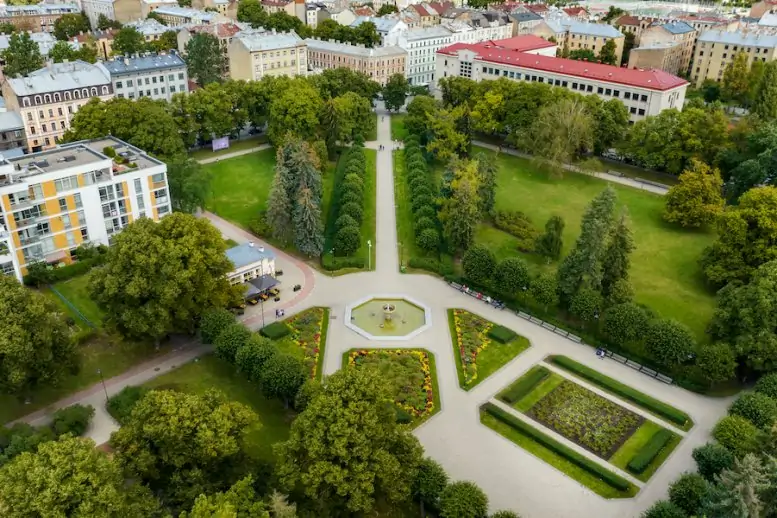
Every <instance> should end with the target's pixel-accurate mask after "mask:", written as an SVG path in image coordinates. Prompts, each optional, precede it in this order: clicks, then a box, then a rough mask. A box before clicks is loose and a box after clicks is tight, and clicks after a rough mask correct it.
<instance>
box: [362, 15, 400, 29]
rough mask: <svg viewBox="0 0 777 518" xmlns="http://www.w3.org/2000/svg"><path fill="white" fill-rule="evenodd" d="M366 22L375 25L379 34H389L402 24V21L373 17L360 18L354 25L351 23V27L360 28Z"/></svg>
mask: <svg viewBox="0 0 777 518" xmlns="http://www.w3.org/2000/svg"><path fill="white" fill-rule="evenodd" d="M365 22H372V23H374V24H375V28H376V29H377V30H378V32H382V33H386V32H389V31H390V30H391V29H393V28H394V27H396V25H397V24H398V23H399V22H400V20H397V19H395V18H382V17H381V18H375V17H372V16H359V17H357V18H356V19H355V20H354V21H353V23H351V27H358V26H359V25H361V24H363V23H365Z"/></svg>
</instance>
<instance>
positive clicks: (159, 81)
mask: <svg viewBox="0 0 777 518" xmlns="http://www.w3.org/2000/svg"><path fill="white" fill-rule="evenodd" d="M104 65H105V68H106V69H107V70H108V73H109V74H110V75H111V83H112V84H113V92H114V94H115V95H116V97H125V98H127V99H139V98H141V97H151V98H152V99H154V100H156V99H162V100H164V101H170V100H171V99H172V98H173V95H175V94H179V93H187V92H188V91H189V86H188V85H189V74H188V73H187V72H186V62H185V61H184V60H183V59H181V56H179V55H178V53H177V52H175V51H171V52H170V53H162V54H147V55H143V56H134V57H122V56H118V57H116V58H115V59H111V60H109V61H106V62H105V63H104Z"/></svg>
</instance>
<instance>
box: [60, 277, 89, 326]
mask: <svg viewBox="0 0 777 518" xmlns="http://www.w3.org/2000/svg"><path fill="white" fill-rule="evenodd" d="M49 289H50V290H51V291H52V293H54V295H56V296H57V297H59V299H60V300H61V301H62V302H64V303H65V305H66V306H67V307H69V308H70V309H71V310H72V311H73V313H75V314H76V315H77V316H78V318H80V319H81V320H82V321H83V322H84V323H85V324H86V325H88V326H89V327H91V328H92V329H97V326H96V325H94V324H93V323H92V322H91V321H90V320H89V319H88V318H86V317H85V316H84V314H83V313H81V312H80V311H78V308H77V307H75V306H74V305H73V303H72V302H70V301H69V300H68V299H67V297H65V296H64V295H62V294H61V293H60V292H59V290H58V289H57V288H55V287H54V285H53V284H49Z"/></svg>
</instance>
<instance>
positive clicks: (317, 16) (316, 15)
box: [305, 2, 331, 29]
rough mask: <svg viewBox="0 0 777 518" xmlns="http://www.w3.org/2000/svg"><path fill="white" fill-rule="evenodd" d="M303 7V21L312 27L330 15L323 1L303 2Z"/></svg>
mask: <svg viewBox="0 0 777 518" xmlns="http://www.w3.org/2000/svg"><path fill="white" fill-rule="evenodd" d="M305 9H306V12H305V23H306V24H308V25H309V26H310V27H312V28H314V29H315V28H316V27H318V24H319V23H321V22H323V21H324V20H328V19H329V18H330V17H331V15H330V14H329V9H327V7H326V5H324V3H323V2H308V3H306V4H305Z"/></svg>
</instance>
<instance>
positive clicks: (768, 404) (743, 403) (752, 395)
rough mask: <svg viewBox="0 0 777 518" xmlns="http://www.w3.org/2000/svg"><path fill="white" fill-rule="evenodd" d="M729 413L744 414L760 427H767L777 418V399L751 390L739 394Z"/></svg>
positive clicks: (743, 415)
mask: <svg viewBox="0 0 777 518" xmlns="http://www.w3.org/2000/svg"><path fill="white" fill-rule="evenodd" d="M728 413H729V414H731V415H739V416H742V417H744V418H745V419H747V420H748V421H750V422H751V423H753V424H754V425H756V426H757V427H758V428H761V429H767V428H771V426H772V424H774V421H775V418H777V401H775V400H774V399H772V398H770V397H769V396H767V395H766V394H762V393H760V392H749V393H747V394H742V395H741V396H739V398H738V399H737V400H736V401H734V404H733V405H731V408H729V410H728Z"/></svg>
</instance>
